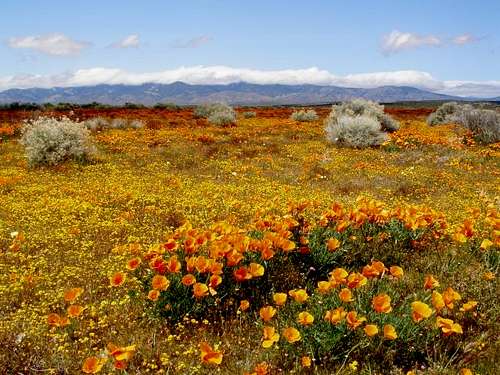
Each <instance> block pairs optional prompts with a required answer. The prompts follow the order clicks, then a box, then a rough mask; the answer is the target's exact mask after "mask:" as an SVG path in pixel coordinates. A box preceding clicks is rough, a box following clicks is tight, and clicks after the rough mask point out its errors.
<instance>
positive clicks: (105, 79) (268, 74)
mask: <svg viewBox="0 0 500 375" xmlns="http://www.w3.org/2000/svg"><path fill="white" fill-rule="evenodd" d="M176 81H181V82H185V83H189V84H228V83H235V82H248V83H255V84H288V85H290V84H315V85H325V86H330V85H332V86H343V87H364V88H371V87H380V86H387V85H391V86H412V87H418V88H421V89H425V90H430V91H434V92H439V93H446V94H452V95H460V96H480V97H493V96H500V81H484V82H481V81H440V80H437V79H435V78H434V77H433V76H432V75H431V74H429V73H426V72H421V71H415V70H403V71H394V72H376V73H363V74H349V75H346V76H338V75H335V74H332V73H330V72H329V71H327V70H322V69H319V68H316V67H312V68H307V69H285V70H258V69H244V68H243V69H241V68H232V67H228V66H192V67H180V68H177V69H170V70H163V71H159V72H150V73H133V72H129V71H126V70H122V69H115V68H99V67H97V68H90V69H80V70H77V71H75V72H69V73H63V74H57V75H22V76H7V77H0V90H6V89H9V88H30V87H55V86H59V87H71V86H91V85H97V84H128V85H139V84H142V83H147V82H151V83H165V84H167V83H172V82H176Z"/></svg>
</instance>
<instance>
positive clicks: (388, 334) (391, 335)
mask: <svg viewBox="0 0 500 375" xmlns="http://www.w3.org/2000/svg"><path fill="white" fill-rule="evenodd" d="M397 337H398V335H397V333H396V329H395V328H394V326H393V325H392V324H386V325H385V326H384V338H385V339H386V340H395V339H397Z"/></svg>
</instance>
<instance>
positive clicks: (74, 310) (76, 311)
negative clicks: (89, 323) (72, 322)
mask: <svg viewBox="0 0 500 375" xmlns="http://www.w3.org/2000/svg"><path fill="white" fill-rule="evenodd" d="M83 310H84V308H83V307H82V306H80V305H70V306H69V307H68V310H67V312H68V316H69V317H71V318H77V317H78V316H80V314H81V313H82V312H83Z"/></svg>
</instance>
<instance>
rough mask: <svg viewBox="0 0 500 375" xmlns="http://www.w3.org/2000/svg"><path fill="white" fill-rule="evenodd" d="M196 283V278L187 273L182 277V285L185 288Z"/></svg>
mask: <svg viewBox="0 0 500 375" xmlns="http://www.w3.org/2000/svg"><path fill="white" fill-rule="evenodd" d="M195 282H196V277H194V275H192V274H190V273H188V274H187V275H184V276H183V277H182V284H183V285H185V286H191V285H193V284H194V283H195Z"/></svg>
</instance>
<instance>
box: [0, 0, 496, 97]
mask: <svg viewBox="0 0 500 375" xmlns="http://www.w3.org/2000/svg"><path fill="white" fill-rule="evenodd" d="M499 16H500V1H498V0H496V1H494V0H484V1H471V0H469V1H464V0H454V1H452V0H439V1H437V0H433V1H431V0H420V1H417V0H406V1H400V0H398V1H396V0H393V1H383V0H378V1H327V0H323V1H314V0H311V1H307V2H305V1H290V0H289V1H284V0H274V1H273V0H267V1H261V0H254V1H247V2H243V1H226V0H184V1H165V0H163V1H160V0H145V1H129V0H120V1H115V0H101V1H94V0H86V1H61V0H52V1H51V0H46V1H43V2H42V1H35V0H29V1H27V0H5V1H3V2H2V7H1V13H0V35H1V38H2V40H1V41H0V61H1V63H0V89H5V88H10V87H28V86H52V85H72V84H93V83H99V82H103V83H105V82H108V83H120V82H123V83H140V82H141V81H144V80H152V81H158V82H169V81H170V80H173V79H180V80H184V81H187V82H191V83H227V82H230V81H234V80H241V79H245V80H250V81H254V82H256V83H268V82H278V83H307V82H310V83H319V84H339V85H344V86H367V87H369V86H375V85H380V84H401V85H403V84H410V85H414V86H420V87H423V88H428V89H431V90H434V91H440V92H450V93H459V94H460V93H462V92H463V93H464V94H470V93H475V94H477V93H476V91H478V92H479V91H480V93H484V95H487V94H496V93H497V92H498V95H500V69H499V67H500V24H499V22H498V17H499ZM181 67H184V68H186V69H187V70H183V71H179V68H181ZM310 68H315V69H312V70H311V69H310ZM242 70H243V71H242ZM373 73H377V74H378V75H373ZM464 90H465V91H464ZM466 91H467V92H466Z"/></svg>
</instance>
